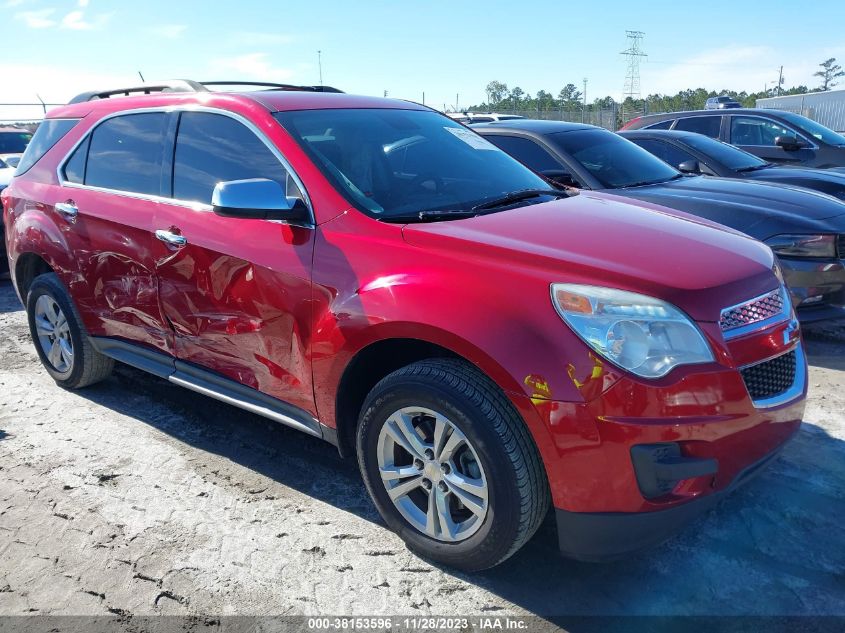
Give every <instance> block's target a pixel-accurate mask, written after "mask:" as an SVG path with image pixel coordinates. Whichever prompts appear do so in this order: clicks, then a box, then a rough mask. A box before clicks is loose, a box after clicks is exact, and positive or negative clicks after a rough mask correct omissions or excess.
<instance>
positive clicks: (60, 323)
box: [0, 81, 845, 570]
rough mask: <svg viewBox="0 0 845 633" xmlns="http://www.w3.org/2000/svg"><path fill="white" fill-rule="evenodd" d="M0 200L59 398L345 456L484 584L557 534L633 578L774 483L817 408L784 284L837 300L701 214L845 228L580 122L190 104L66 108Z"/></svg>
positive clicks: (175, 85)
mask: <svg viewBox="0 0 845 633" xmlns="http://www.w3.org/2000/svg"><path fill="white" fill-rule="evenodd" d="M114 95H121V98H119V99H113V98H111V97H112V96H114ZM500 146H501V147H502V148H505V149H507V150H508V151H509V152H513V153H514V154H516V155H517V156H518V157H519V158H520V160H517V159H515V158H513V157H512V156H510V155H509V154H508V153H507V152H505V151H503V150H502V149H500ZM523 150H524V151H523ZM526 164H527V165H530V166H531V167H532V168H533V169H529V167H528V166H526ZM537 172H540V173H545V175H546V177H543V176H541V175H538V173H537ZM551 179H555V180H557V181H558V182H559V183H563V184H558V185H555V184H553V182H552V180H551ZM713 182H716V184H715V185H714V184H713ZM573 185H577V187H575V186H573ZM679 200H693V201H695V204H694V205H693V206H691V207H690V208H689V209H688V211H689V212H692V213H694V214H696V215H691V214H690V213H689V212H687V213H685V212H680V211H678V210H677V209H678V208H679V205H681V203H679V202H678V201H679ZM0 201H2V207H3V219H4V223H5V226H6V230H7V232H8V234H7V238H6V240H7V244H8V246H9V253H8V261H9V263H10V268H11V275H12V280H13V283H14V286H15V289H16V291H17V293H18V295H19V297H20V299H21V301H22V302H23V303H24V305H25V306H26V311H27V318H28V321H29V327H30V332H31V336H32V340H33V343H34V346H35V349H36V352H37V353H38V355H39V357H40V359H41V362H42V363H43V365H44V368H45V371H47V372H48V373H49V374H50V375H51V376H52V377H53V379H54V380H55V381H56V383H57V384H58V385H60V386H62V387H64V388H68V389H79V388H83V387H86V386H88V385H91V384H94V383H96V382H99V381H102V380H104V379H105V378H107V377H108V376H109V374H110V373H111V370H112V367H113V363H114V362H115V361H120V362H123V363H127V364H129V365H132V366H135V367H137V368H140V369H142V370H144V371H147V372H151V373H153V374H156V375H158V376H160V377H162V378H164V379H166V380H169V381H171V382H173V383H175V384H177V385H181V386H184V387H186V388H188V389H192V390H195V391H198V392H200V393H202V394H205V395H207V396H210V397H212V398H217V399H219V400H221V401H223V402H226V403H228V404H230V405H233V406H236V407H241V408H243V409H246V410H248V411H252V412H254V413H256V414H259V415H263V416H265V417H267V418H270V419H272V420H275V421H277V422H279V423H282V424H285V425H288V426H291V427H293V428H296V429H298V430H300V431H303V432H305V433H308V434H311V435H313V436H315V437H318V438H322V439H324V440H326V441H328V442H331V443H332V444H334V445H336V446H337V447H338V450H339V451H340V453H341V454H342V455H349V456H353V457H354V458H355V459H356V460H357V462H358V465H359V468H360V471H361V474H362V477H363V480H364V483H365V485H366V487H367V490H368V492H369V494H370V496H371V497H372V500H373V502H374V504H375V506H376V508H377V509H378V511H379V512H380V514H381V516H382V517H383V519H384V521H385V522H386V524H387V525H388V526H389V527H390V528H391V529H392V530H394V531H396V533H397V534H399V535H400V536H401V538H403V539H404V540H405V542H406V543H407V544H408V546H409V547H410V548H411V549H412V550H413V551H415V552H418V553H419V554H420V555H422V556H424V557H426V558H429V559H432V560H435V561H438V562H440V563H444V564H447V565H451V566H455V567H458V568H462V569H466V570H478V569H484V568H487V567H491V566H493V565H496V564H498V563H500V562H501V561H503V560H505V559H506V558H508V557H509V556H511V555H512V554H514V553H515V552H516V551H517V550H519V548H520V547H521V546H522V545H523V544H524V543H525V542H526V541H527V540H528V539H529V538H531V536H532V535H533V534H534V533H535V531H536V530H537V528H538V526H539V525H540V524H541V522H542V521H543V519H544V517H545V516H546V515H547V513H548V511H549V510H550V509H551V510H552V511H553V513H554V516H555V519H556V522H557V527H558V538H559V544H560V549H561V550H562V551H563V552H564V553H565V554H567V555H569V556H573V557H576V558H581V559H585V560H602V559H606V558H609V557H619V556H624V555H626V554H628V553H630V552H632V551H635V550H637V549H640V548H642V547H644V546H647V545H651V544H654V543H658V542H660V541H662V540H664V539H665V538H667V537H668V536H669V535H670V534H672V533H673V532H674V531H676V530H677V529H678V528H680V527H681V526H682V525H684V524H685V523H687V522H689V521H690V520H691V519H692V518H693V517H695V516H696V515H698V514H700V513H701V512H703V511H704V510H706V509H707V508H708V507H710V506H711V505H712V504H713V503H715V502H716V501H717V500H718V499H719V498H720V497H722V496H724V495H725V494H727V493H728V492H729V491H731V490H733V489H735V488H736V487H737V486H739V485H741V484H742V483H744V482H745V481H747V480H748V479H749V478H750V477H752V476H753V475H754V474H755V473H757V472H759V471H760V469H761V467H762V466H764V465H765V464H766V463H768V462H769V461H770V460H772V459H773V458H774V456H776V455H777V454H778V452H779V451H780V450H781V449H782V448H783V446H784V445H785V444H786V442H788V441H789V439H790V438H791V437H792V436H793V435H794V434H795V433H796V432H797V430H798V428H799V426H800V424H801V419H802V416H803V412H804V403H805V397H806V390H807V367H806V358H805V355H804V351H803V348H802V343H801V337H800V329H799V324H798V321H797V319H796V314H795V310H794V309H793V301H792V296H791V295H790V292H789V291H788V290H787V288H786V285H785V283H784V276H783V271H784V270H785V271H786V274H787V275H789V276H790V279H791V280H792V281H793V282H794V283H795V285H796V288H798V290H797V291H796V289H795V288H793V291H792V294H793V295H797V297H798V299H799V300H801V301H802V302H804V301H805V299H806V298H807V297H810V296H815V293H820V296H821V297H822V298H823V299H826V298H827V297H828V296H829V295H830V294H831V293H833V292H836V291H835V290H830V291H829V289H828V286H831V287H832V286H833V285H835V282H834V281H830V282H825V283H824V284H820V285H819V286H818V288H817V287H816V285H815V283H814V282H813V283H809V282H805V280H804V278H800V277H796V276H795V275H796V274H797V273H796V266H795V265H793V264H792V263H791V262H792V259H789V258H790V257H792V256H795V261H800V262H803V261H804V259H803V258H805V257H807V255H808V253H809V252H810V251H812V250H813V249H814V248H816V245H815V244H811V243H805V242H802V241H801V240H794V242H795V243H794V244H792V245H791V246H789V245H787V246H785V245H784V244H782V243H773V244H772V245H773V246H775V247H776V248H780V249H782V248H786V249H787V250H786V251H783V250H781V251H780V252H781V254H782V255H783V258H782V261H783V262H784V263H783V264H782V265H779V264H778V261H777V259H776V257H775V255H774V253H773V251H772V249H771V248H770V247H769V246H766V245H765V244H763V243H761V242H760V241H758V240H756V239H752V238H751V237H748V236H746V235H744V234H743V233H741V232H739V231H737V230H732V229H728V228H725V227H724V226H722V225H719V224H717V223H715V222H713V221H711V219H707V218H706V217H704V216H707V215H708V213H710V212H709V211H708V210H707V207H713V208H714V209H716V211H715V213H716V215H715V216H714V218H713V219H716V220H720V221H723V222H725V221H732V219H733V217H734V216H737V215H742V214H746V215H747V217H748V218H753V219H749V220H746V221H745V224H743V226H742V228H743V230H744V231H747V232H749V233H754V232H755V231H757V230H758V227H764V228H760V235H765V236H766V237H767V238H768V237H769V236H770V235H783V234H785V233H784V232H786V234H793V233H798V232H806V231H810V230H811V231H812V232H815V233H820V232H821V231H822V230H825V231H827V230H828V229H829V228H830V227H832V226H834V225H833V224H826V223H828V222H830V223H832V222H833V219H835V218H837V217H840V216H841V215H842V213H843V211H845V205H843V204H842V202H841V201H839V200H837V199H835V198H833V197H829V196H826V195H823V194H813V193H808V192H806V191H805V190H799V189H796V188H790V187H787V186H779V185H768V184H757V183H746V182H742V181H739V180H719V181H711V180H708V179H705V178H703V177H688V176H684V175H683V174H681V173H680V172H678V171H677V170H675V169H673V168H672V167H670V166H669V165H667V164H665V163H663V162H661V161H659V160H658V159H656V158H654V157H652V156H651V155H650V154H649V153H648V152H646V151H644V150H642V149H641V148H639V147H637V146H636V145H634V144H633V143H631V142H630V141H628V140H625V139H623V138H622V137H620V136H617V135H614V134H612V133H610V132H607V131H602V130H599V129H596V128H591V127H589V126H580V125H569V124H553V123H548V122H546V123H538V122H527V121H526V122H522V121H500V122H497V123H488V124H486V126H485V127H478V128H476V129H475V130H473V129H469V128H468V127H466V126H464V125H461V124H460V123H459V122H457V121H455V120H453V119H451V118H449V117H447V116H444V115H443V114H441V113H439V112H436V111H434V110H431V109H429V108H426V107H424V106H421V105H417V104H413V103H409V102H405V101H397V100H389V99H376V98H368V97H358V96H352V95H346V94H342V93H337V92H336V91H335V92H328V91H326V90H323V89H321V88H320V87H308V86H305V87H296V86H284V85H270V84H268V85H266V89H264V90H259V91H253V92H238V91H237V90H234V91H227V92H212V91H210V90H209V88H208V86H206V85H204V84H200V83H196V82H191V81H180V82H167V83H163V84H160V85H143V86H138V87H130V88H126V87H121V88H119V89H113V90H106V91H102V92H90V93H85V94H83V95H80V96H79V97H78V98H76V99H74V100H73V101H72V102H71V104H69V105H67V106H65V107H61V108H58V109H56V110H53V111H52V112H50V113H49V115H48V117H47V118H46V119H45V121H44V122H43V123H42V125H41V126H40V127H39V128H38V131H37V132H36V134H35V137H34V138H33V139H32V142H31V143H30V144H29V146H28V147H27V149H26V152H25V153H24V156H23V158H22V159H21V162H20V164H19V165H18V170H17V173H16V176H15V178H14V179H13V180H12V182H11V184H10V185H9V186H8V187H7V188H6V189H5V190H4V191H3V192H2V194H0ZM683 204H684V205H686V204H688V203H686V202H685V203H683ZM673 206H674V207H675V208H672V207H673ZM764 208H765V210H764ZM799 209H805V215H806V216H808V217H803V218H802V217H798V216H800V215H801V214H800V213H799ZM802 222H805V223H804V224H802ZM806 223H809V224H806ZM808 226H811V227H812V228H811V229H808V228H807V227H808ZM789 249H792V250H789ZM787 260H789V261H787ZM826 265H827V262H826V263H825V266H826ZM809 267H813V270H809V269H808V270H804V273H806V274H807V275H815V274H818V272H819V271H817V270H815V268H820V266H818V265H817V264H816V263H814V264H811V265H809ZM821 267H824V266H821ZM838 287H839V288H840V289H841V284H840V286H838ZM819 288H820V289H819ZM801 289H806V294H807V297H805V296H803V294H802V292H803V291H802V290H801ZM800 308H801V310H802V311H803V312H802V313H803V314H806V310H805V306H803V305H802V306H800Z"/></svg>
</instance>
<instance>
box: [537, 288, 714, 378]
mask: <svg viewBox="0 0 845 633" xmlns="http://www.w3.org/2000/svg"><path fill="white" fill-rule="evenodd" d="M552 303H553V304H554V307H555V309H556V310H557V312H558V314H559V315H560V316H561V317H562V318H563V320H564V321H565V322H566V323H567V325H569V327H571V328H572V329H573V330H574V332H575V333H576V334H577V335H578V336H579V337H580V338H581V339H582V340H583V341H584V342H585V343H586V344H587V345H589V346H590V347H592V348H593V349H594V350H595V351H596V352H598V353H599V354H601V355H602V356H603V357H604V358H606V359H607V360H609V361H610V362H612V363H613V364H614V365H618V366H619V367H621V368H623V369H626V370H628V371H630V372H632V373H634V374H636V375H638V376H642V377H644V378H659V377H660V376H665V375H666V374H668V373H669V372H670V371H672V369H673V368H675V367H677V366H678V365H693V364H696V363H708V362H711V361H713V360H714V358H713V352H712V350H711V349H710V345H708V343H707V341H706V339H705V338H704V335H703V334H702V333H701V331H700V330H699V329H698V327H696V325H695V324H694V323H693V322H692V321H691V320H690V319H689V317H687V316H686V315H685V314H684V313H683V312H681V311H680V310H678V308H676V307H675V306H673V305H671V304H669V303H666V302H665V301H661V300H660V299H655V298H654V297H649V296H646V295H641V294H637V293H634V292H626V291H624V290H614V289H613V288H604V287H601V286H582V285H577V284H552Z"/></svg>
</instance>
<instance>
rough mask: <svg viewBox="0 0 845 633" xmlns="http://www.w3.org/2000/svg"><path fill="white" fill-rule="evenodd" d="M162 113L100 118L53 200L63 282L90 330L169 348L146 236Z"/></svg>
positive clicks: (156, 186) (157, 175)
mask: <svg viewBox="0 0 845 633" xmlns="http://www.w3.org/2000/svg"><path fill="white" fill-rule="evenodd" d="M167 118H168V115H167V114H166V113H163V112H144V113H126V114H120V115H118V116H112V117H109V118H106V119H105V120H103V121H102V122H100V123H99V124H98V125H96V126H95V127H94V128H93V130H92V131H91V132H90V133H89V134H87V135H85V136H84V137H83V138H82V140H81V142H80V143H79V144H78V145H77V146H76V148H75V149H74V150H73V152H72V153H71V154H70V156H69V158H68V159H67V160H66V162H64V163H63V164H62V165H61V166H60V169H59V171H60V179H61V195H60V196H59V199H57V200H56V201H55V209H56V211H57V216H58V217H60V218H61V223H62V225H63V226H64V227H65V232H64V235H65V237H66V240H67V245H66V248H67V249H68V251H69V252H70V253H71V254H72V256H73V258H74V260H75V265H74V268H75V271H74V274H73V275H72V279H70V281H69V285H70V286H71V288H70V289H71V293H72V295H73V297H74V299H75V300H76V302H77V304H78V307H79V309H80V312H81V314H82V317H83V320H84V321H85V324H86V326H87V328H88V331H89V333H90V334H92V335H94V336H100V337H111V338H115V339H122V340H125V341H129V342H133V343H141V344H144V345H146V346H149V347H153V348H156V349H157V350H159V351H165V352H169V351H170V348H171V341H170V338H171V337H170V328H169V326H168V325H167V323H166V321H165V320H164V317H163V315H162V312H161V310H160V308H159V301H158V290H157V284H156V280H155V268H154V260H153V254H152V251H151V250H150V236H151V231H152V228H153V220H154V217H155V211H156V206H157V200H158V198H159V196H160V193H161V183H162V156H163V152H164V150H163V148H164V139H165V131H166V125H167Z"/></svg>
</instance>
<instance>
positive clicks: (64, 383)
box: [26, 273, 114, 389]
mask: <svg viewBox="0 0 845 633" xmlns="http://www.w3.org/2000/svg"><path fill="white" fill-rule="evenodd" d="M43 295H47V296H48V297H50V298H51V299H52V300H53V301H55V302H56V304H57V305H58V306H59V308H61V311H62V313H63V314H64V316H65V318H66V319H67V323H68V330H69V334H70V340H71V342H72V344H73V362H72V363H71V364H70V368H69V369H67V370H66V371H63V372H62V371H59V370H57V369H56V368H55V367H54V366H53V364H52V363H51V362H50V360H49V359H48V358H47V354H46V353H45V352H44V349H43V348H42V346H41V343H40V342H39V338H38V333H37V329H36V324H35V311H36V309H35V306H36V303H37V301H38V299H39V297H41V296H43ZM26 313H27V320H28V321H29V332H30V334H31V335H32V342H33V343H34V344H35V350H36V351H37V352H38V357H39V358H40V359H41V364H42V365H44V368H45V369H46V370H47V373H49V374H50V376H52V378H53V380H55V381H56V383H58V384H59V385H60V386H61V387H64V388H66V389H81V388H83V387H87V386H89V385H93V384H94V383H97V382H100V381H101V380H105V379H106V378H108V376H109V375H110V374H111V372H112V369H113V368H114V360H112V359H111V358H109V357H108V356H104V355H103V354H101V353H100V352H98V351H97V350H95V349H94V346H93V345H91V341H90V340H89V339H88V334H87V333H86V332H85V329H84V326H83V325H82V319H81V318H80V316H79V312H78V311H77V309H76V306H75V305H74V303H73V300H72V299H71V298H70V296H69V295H68V292H67V290H65V287H64V285H62V282H61V281H59V278H58V277H57V276H56V275H55V273H45V274H43V275H39V276H38V277H36V278H35V280H34V281H33V282H32V285H31V286H30V287H29V294H28V295H27V298H26Z"/></svg>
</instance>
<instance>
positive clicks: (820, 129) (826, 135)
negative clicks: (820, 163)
mask: <svg viewBox="0 0 845 633" xmlns="http://www.w3.org/2000/svg"><path fill="white" fill-rule="evenodd" d="M778 114H779V115H780V116H782V117H783V118H784V119H786V120H787V121H789V122H790V123H792V124H793V125H795V126H797V127H799V128H801V129H803V130H804V131H805V132H807V134H809V135H810V136H814V137H815V138H817V139H818V140H820V141H822V142H823V143H827V144H828V145H845V136H842V135H841V134H837V133H836V132H834V131H833V130H831V129H830V128H826V127H825V126H823V125H822V124H821V123H816V122H815V121H813V120H811V119H808V118H807V117H805V116H801V115H800V114H795V113H794V112H782V111H779V112H778Z"/></svg>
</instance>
